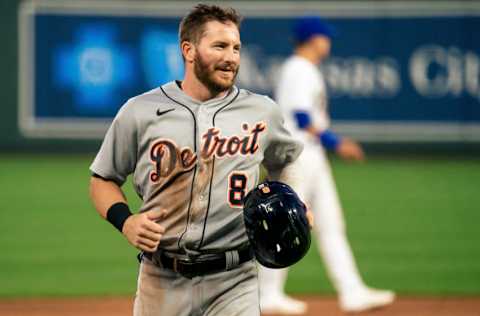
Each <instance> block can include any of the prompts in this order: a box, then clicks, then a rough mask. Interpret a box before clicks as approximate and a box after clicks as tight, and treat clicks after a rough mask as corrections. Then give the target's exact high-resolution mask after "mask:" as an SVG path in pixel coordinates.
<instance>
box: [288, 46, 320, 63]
mask: <svg viewBox="0 0 480 316" xmlns="http://www.w3.org/2000/svg"><path fill="white" fill-rule="evenodd" d="M295 55H297V56H300V57H302V58H305V59H306V60H308V61H309V62H311V63H312V64H314V65H319V64H320V62H321V61H322V59H321V57H320V56H318V54H317V53H315V52H314V51H312V50H310V49H308V48H307V47H298V48H297V49H295Z"/></svg>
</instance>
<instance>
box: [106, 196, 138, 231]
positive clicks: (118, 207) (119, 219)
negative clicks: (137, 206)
mask: <svg viewBox="0 0 480 316" xmlns="http://www.w3.org/2000/svg"><path fill="white" fill-rule="evenodd" d="M132 215H133V214H132V212H130V208H129V207H128V205H127V204H125V203H123V202H118V203H115V204H113V205H112V206H110V208H109V209H108V211H107V221H109V222H110V223H111V224H112V225H113V226H115V228H116V229H118V230H119V231H120V232H122V229H123V224H125V221H126V220H127V218H129V217H130V216H132Z"/></svg>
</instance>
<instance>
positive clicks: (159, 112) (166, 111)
mask: <svg viewBox="0 0 480 316" xmlns="http://www.w3.org/2000/svg"><path fill="white" fill-rule="evenodd" d="M174 110H175V109H168V110H165V111H160V109H158V110H157V116H160V115H163V114H165V113H168V112H172V111H174Z"/></svg>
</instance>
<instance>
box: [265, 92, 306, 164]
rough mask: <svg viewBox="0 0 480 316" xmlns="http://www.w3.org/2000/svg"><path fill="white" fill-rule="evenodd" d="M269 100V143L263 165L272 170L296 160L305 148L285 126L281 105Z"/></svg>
mask: <svg viewBox="0 0 480 316" xmlns="http://www.w3.org/2000/svg"><path fill="white" fill-rule="evenodd" d="M269 102H270V103H271V104H270V106H271V111H270V120H269V123H268V124H269V125H268V126H267V129H268V135H269V143H268V145H267V148H266V150H265V154H264V159H263V165H264V166H265V168H266V169H267V170H268V171H269V172H272V171H275V170H279V169H282V168H284V167H285V166H287V165H288V164H289V163H291V162H293V161H295V160H296V159H297V157H298V156H299V155H300V153H301V152H302V150H303V144H302V143H301V142H300V141H298V140H296V139H295V138H293V136H292V135H291V134H290V131H289V130H288V129H287V128H286V127H285V124H284V119H283V116H282V113H281V111H280V107H279V106H278V105H277V104H275V103H274V102H273V101H272V100H270V99H269Z"/></svg>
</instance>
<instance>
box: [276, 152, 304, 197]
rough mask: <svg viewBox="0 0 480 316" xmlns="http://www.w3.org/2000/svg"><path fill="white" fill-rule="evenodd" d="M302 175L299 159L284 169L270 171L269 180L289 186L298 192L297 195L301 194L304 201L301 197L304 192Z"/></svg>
mask: <svg viewBox="0 0 480 316" xmlns="http://www.w3.org/2000/svg"><path fill="white" fill-rule="evenodd" d="M302 174H303V173H302V170H301V167H300V165H299V162H298V159H297V160H295V161H294V162H292V163H290V164H288V165H287V166H285V167H284V168H282V169H278V170H270V171H269V172H268V178H269V179H270V180H274V181H280V182H283V183H286V184H288V185H289V186H291V187H292V189H293V190H294V191H295V192H297V194H299V196H300V198H301V199H302V200H303V199H304V197H303V196H301V195H302V194H301V192H303V190H302V185H303V181H302Z"/></svg>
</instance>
